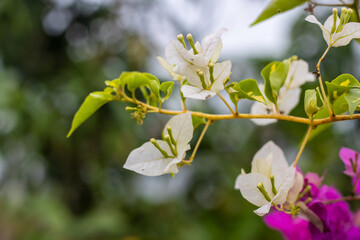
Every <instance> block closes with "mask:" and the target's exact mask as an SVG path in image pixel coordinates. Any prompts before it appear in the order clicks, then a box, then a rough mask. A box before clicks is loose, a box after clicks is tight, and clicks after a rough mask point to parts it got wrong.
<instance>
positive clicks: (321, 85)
mask: <svg viewBox="0 0 360 240" xmlns="http://www.w3.org/2000/svg"><path fill="white" fill-rule="evenodd" d="M330 48H331V45H329V46H328V47H327V49H326V50H325V52H324V54H323V55H322V56H321V58H320V59H319V61H318V63H317V64H316V71H317V77H318V79H319V84H320V89H321V93H322V95H323V98H324V101H325V105H326V108H327V110H328V112H329V116H330V117H333V115H334V114H333V112H332V111H331V109H330V104H329V101H328V99H327V96H326V93H325V89H324V84H323V82H322V79H321V73H320V64H321V62H322V61H323V60H324V58H325V56H326V54H327V53H328V52H329V50H330Z"/></svg>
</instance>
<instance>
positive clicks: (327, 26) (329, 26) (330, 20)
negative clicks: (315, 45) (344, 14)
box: [324, 15, 340, 32]
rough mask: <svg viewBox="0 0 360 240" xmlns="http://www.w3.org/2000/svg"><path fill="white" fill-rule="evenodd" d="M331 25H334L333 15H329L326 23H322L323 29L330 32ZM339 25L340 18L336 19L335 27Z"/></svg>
mask: <svg viewBox="0 0 360 240" xmlns="http://www.w3.org/2000/svg"><path fill="white" fill-rule="evenodd" d="M333 23H334V16H333V15H330V16H329V17H328V18H327V19H326V21H325V22H324V28H325V29H327V30H329V31H330V32H331V29H332V26H333ZM339 24H340V18H339V17H337V19H336V27H338V26H339Z"/></svg>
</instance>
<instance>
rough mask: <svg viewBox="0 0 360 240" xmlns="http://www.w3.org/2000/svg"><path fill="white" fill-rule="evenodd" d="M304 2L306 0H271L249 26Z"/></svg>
mask: <svg viewBox="0 0 360 240" xmlns="http://www.w3.org/2000/svg"><path fill="white" fill-rule="evenodd" d="M305 2H307V0H272V1H271V2H270V3H269V4H268V5H267V6H266V8H265V9H264V11H262V12H261V14H260V16H259V17H258V18H257V19H256V20H255V21H254V22H253V23H252V24H251V25H250V26H254V25H255V24H258V23H259V22H262V21H264V20H266V19H268V18H271V17H272V16H274V15H276V14H279V13H283V12H286V11H288V10H290V9H293V8H295V7H297V6H299V5H301V4H303V3H305Z"/></svg>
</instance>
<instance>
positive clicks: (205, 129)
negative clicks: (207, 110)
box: [182, 120, 212, 164]
mask: <svg viewBox="0 0 360 240" xmlns="http://www.w3.org/2000/svg"><path fill="white" fill-rule="evenodd" d="M211 123H212V120H208V121H207V123H206V125H205V127H204V129H203V130H202V132H201V134H200V137H199V139H198V141H197V143H196V145H195V148H194V150H193V152H192V154H191V156H190V157H189V159H188V160H183V161H182V162H183V163H184V164H190V163H192V161H194V157H195V155H196V152H197V150H198V149H199V147H200V143H201V141H202V140H203V138H204V136H205V133H206V131H207V129H208V128H209V126H210V124H211Z"/></svg>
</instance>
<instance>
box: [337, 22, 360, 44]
mask: <svg viewBox="0 0 360 240" xmlns="http://www.w3.org/2000/svg"><path fill="white" fill-rule="evenodd" d="M354 38H360V23H355V22H351V23H347V24H345V26H344V28H343V30H342V31H341V32H339V33H337V34H335V35H334V42H335V43H334V44H333V47H340V46H345V45H348V44H349V43H350V41H351V40H352V39H354Z"/></svg>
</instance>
